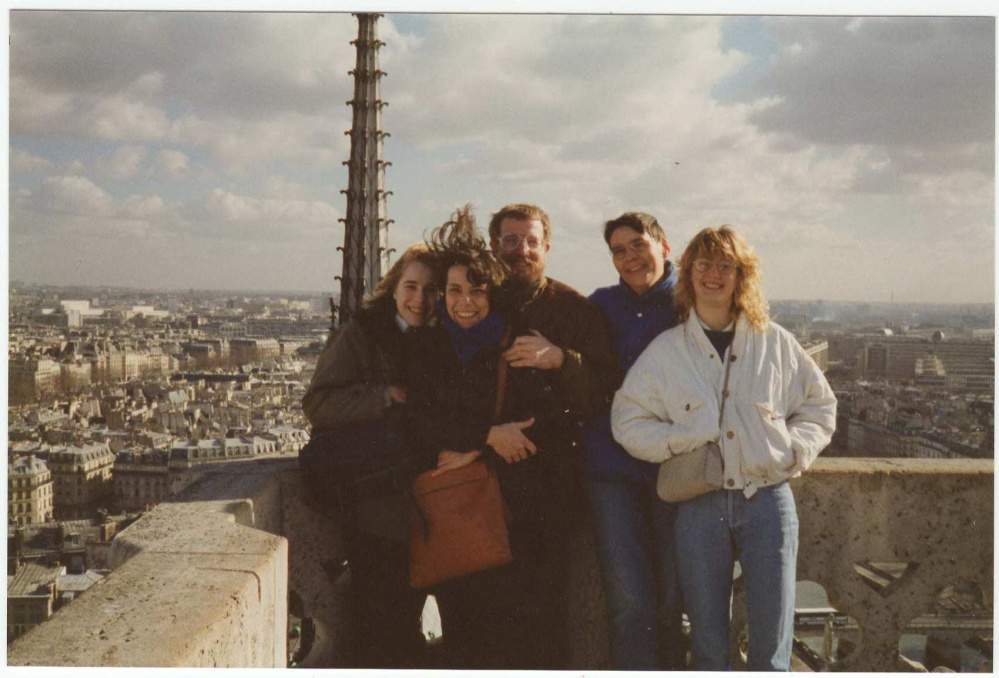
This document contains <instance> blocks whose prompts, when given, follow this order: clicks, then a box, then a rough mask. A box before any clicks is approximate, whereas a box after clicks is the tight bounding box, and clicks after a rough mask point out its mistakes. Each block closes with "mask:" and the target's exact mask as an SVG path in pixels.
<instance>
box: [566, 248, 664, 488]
mask: <svg viewBox="0 0 999 678" xmlns="http://www.w3.org/2000/svg"><path fill="white" fill-rule="evenodd" d="M675 285H676V269H675V267H674V266H673V264H672V263H671V262H669V261H667V262H666V271H665V273H664V274H663V277H662V278H660V279H659V282H657V283H656V284H655V285H653V286H652V287H651V288H650V289H649V290H648V291H647V292H646V293H645V294H643V295H641V296H639V295H637V294H635V293H634V292H633V291H632V290H631V288H630V287H628V286H627V285H626V284H625V283H624V282H618V284H617V285H613V286H611V287H601V288H600V289H598V290H596V291H595V292H594V293H593V294H592V295H590V301H592V302H593V303H594V304H596V305H597V307H598V308H599V309H600V311H601V312H602V313H603V314H604V318H606V319H607V325H608V326H609V327H610V331H611V339H612V341H613V343H614V352H615V354H616V355H617V359H618V361H619V363H620V365H621V369H622V370H623V371H625V372H626V371H627V370H629V369H630V368H631V366H632V365H633V364H634V363H635V361H636V360H638V356H640V355H641V354H642V351H644V350H645V347H646V346H648V345H649V344H650V343H651V342H652V340H653V339H655V338H656V337H657V336H659V334H660V333H661V332H663V331H665V330H668V329H670V328H671V327H674V326H676V324H677V322H676V309H675V308H674V307H673V287H674V286H675ZM583 459H584V465H585V468H586V474H587V476H589V477H591V478H613V477H621V476H623V477H624V478H625V479H629V480H633V481H637V482H649V483H653V484H654V483H655V480H656V472H657V469H658V464H650V463H648V462H645V461H639V460H638V459H635V458H634V457H632V456H630V455H629V454H628V453H627V452H625V451H624V448H622V447H621V446H620V445H618V444H617V443H616V442H614V436H613V435H612V434H611V427H610V413H609V412H604V413H603V414H601V415H600V416H598V417H596V418H594V419H591V420H590V421H588V422H587V423H586V424H585V425H584V426H583Z"/></svg>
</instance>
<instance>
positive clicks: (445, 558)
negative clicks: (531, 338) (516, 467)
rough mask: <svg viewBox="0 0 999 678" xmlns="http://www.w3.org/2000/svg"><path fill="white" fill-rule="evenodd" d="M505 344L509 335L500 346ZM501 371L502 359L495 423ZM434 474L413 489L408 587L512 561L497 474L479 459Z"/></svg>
mask: <svg viewBox="0 0 999 678" xmlns="http://www.w3.org/2000/svg"><path fill="white" fill-rule="evenodd" d="M508 340H509V330H508V331H507V333H506V334H505V335H504V337H503V342H502V343H501V347H503V346H505V345H506V344H507V343H508ZM506 369H507V364H506V360H504V359H503V358H502V356H501V357H500V360H499V368H498V374H497V381H496V406H495V409H494V411H493V420H494V421H496V420H498V419H499V417H500V414H501V412H502V409H503V397H504V395H505V392H506ZM433 473H434V472H433V471H427V472H426V473H421V474H420V475H419V476H417V477H416V480H414V481H413V485H412V492H413V499H414V503H415V505H414V509H413V511H412V514H411V517H410V532H409V585H410V586H411V587H413V588H416V589H425V588H428V587H431V586H434V585H436V584H441V583H443V582H446V581H449V580H451V579H457V578H458V577H463V576H465V575H468V574H472V573H474V572H481V571H483V570H488V569H491V568H494V567H499V566H500V565H505V564H507V563H509V562H510V561H512V560H513V554H512V553H511V551H510V536H509V532H508V531H507V513H508V511H507V509H506V506H505V505H504V503H503V497H502V495H501V494H500V486H499V479H498V478H497V477H496V473H495V472H494V471H493V470H492V469H491V468H489V466H488V465H487V464H486V462H485V461H484V460H482V459H478V460H476V461H474V462H472V463H471V464H469V465H468V466H464V467H462V468H459V469H455V470H453V471H448V472H447V473H443V474H441V475H438V476H434V475H433Z"/></svg>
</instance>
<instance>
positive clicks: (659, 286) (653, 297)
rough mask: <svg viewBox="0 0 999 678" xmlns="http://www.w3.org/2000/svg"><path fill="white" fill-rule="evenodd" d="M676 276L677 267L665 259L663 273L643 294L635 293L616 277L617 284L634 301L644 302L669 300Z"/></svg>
mask: <svg viewBox="0 0 999 678" xmlns="http://www.w3.org/2000/svg"><path fill="white" fill-rule="evenodd" d="M676 277H677V269H676V266H674V265H673V262H672V261H669V260H668V259H667V260H666V266H665V269H664V270H663V275H662V277H661V278H659V280H657V281H656V282H655V283H654V284H653V285H652V287H650V288H649V289H647V290H646V291H645V293H644V294H641V295H639V294H635V292H634V290H632V289H631V288H630V287H628V285H627V283H625V282H624V280H621V279H620V278H618V285H619V286H620V287H621V289H622V290H623V291H624V292H625V293H626V294H627V295H628V297H629V298H631V299H633V300H635V301H641V302H644V303H656V302H662V301H665V300H669V299H670V298H671V297H672V296H673V288H674V287H676Z"/></svg>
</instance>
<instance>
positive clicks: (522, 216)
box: [489, 203, 552, 242]
mask: <svg viewBox="0 0 999 678" xmlns="http://www.w3.org/2000/svg"><path fill="white" fill-rule="evenodd" d="M504 219H516V220H517V221H534V220H535V219H537V220H538V221H540V222H541V226H542V228H543V229H544V235H545V242H548V241H549V240H551V239H552V225H551V222H549V221H548V215H547V214H545V211H544V210H543V209H541V208H540V207H538V206H537V205H529V204H527V203H513V204H511V205H507V206H506V207H503V208H501V209H500V211H499V212H497V213H496V214H494V215H493V216H492V218H491V219H490V220H489V238H490V240H498V239H499V237H500V224H501V223H503V220H504Z"/></svg>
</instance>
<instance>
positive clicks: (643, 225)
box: [604, 212, 666, 245]
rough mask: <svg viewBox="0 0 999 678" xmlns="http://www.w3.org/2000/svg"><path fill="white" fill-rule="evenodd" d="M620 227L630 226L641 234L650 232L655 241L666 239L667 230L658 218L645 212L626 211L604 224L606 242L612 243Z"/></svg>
mask: <svg viewBox="0 0 999 678" xmlns="http://www.w3.org/2000/svg"><path fill="white" fill-rule="evenodd" d="M619 228H630V229H631V230H633V231H634V232H635V233H638V234H639V235H644V234H646V233H648V234H649V237H650V238H652V239H653V240H654V241H655V242H659V241H660V240H666V232H665V231H663V227H662V226H660V225H659V222H658V221H656V218H655V217H654V216H652V215H651V214H647V213H645V212H625V213H624V214H622V215H621V216H619V217H618V218H617V219H611V220H610V221H608V222H607V223H605V224H604V242H606V243H607V244H608V245H610V239H611V236H612V235H613V234H614V231H616V230H617V229H619Z"/></svg>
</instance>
